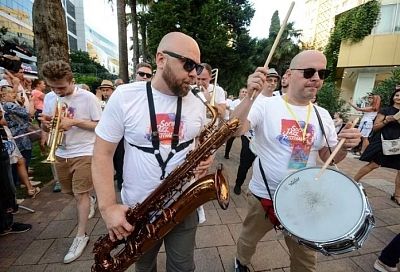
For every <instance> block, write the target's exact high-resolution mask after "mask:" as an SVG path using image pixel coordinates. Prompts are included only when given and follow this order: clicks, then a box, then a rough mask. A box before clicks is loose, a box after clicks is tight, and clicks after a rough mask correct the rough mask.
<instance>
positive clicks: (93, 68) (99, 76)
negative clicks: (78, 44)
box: [70, 50, 116, 90]
mask: <svg viewBox="0 0 400 272" xmlns="http://www.w3.org/2000/svg"><path fill="white" fill-rule="evenodd" d="M70 60H71V68H72V72H73V73H74V78H75V82H76V83H79V84H81V83H85V84H87V85H89V86H90V87H91V89H92V90H94V89H95V88H96V87H97V86H99V85H100V83H101V81H102V80H103V79H111V80H112V79H116V76H115V75H113V74H111V73H110V72H108V70H107V69H106V68H105V67H104V66H102V65H101V64H99V63H98V62H97V61H96V60H95V59H94V58H91V57H90V56H89V54H88V52H84V51H81V50H78V51H72V52H71V53H70Z"/></svg>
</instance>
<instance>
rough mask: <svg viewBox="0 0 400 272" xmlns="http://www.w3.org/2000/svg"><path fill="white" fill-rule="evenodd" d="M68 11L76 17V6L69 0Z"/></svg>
mask: <svg viewBox="0 0 400 272" xmlns="http://www.w3.org/2000/svg"><path fill="white" fill-rule="evenodd" d="M67 13H68V14H69V15H71V17H72V18H74V19H75V6H74V4H72V3H71V1H69V0H67Z"/></svg>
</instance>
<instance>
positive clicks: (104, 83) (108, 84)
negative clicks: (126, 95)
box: [99, 79, 115, 89]
mask: <svg viewBox="0 0 400 272" xmlns="http://www.w3.org/2000/svg"><path fill="white" fill-rule="evenodd" d="M99 88H100V89H101V88H112V89H114V88H115V87H114V84H113V83H112V82H111V81H110V80H107V79H104V80H103V81H102V82H101V85H100V86H99Z"/></svg>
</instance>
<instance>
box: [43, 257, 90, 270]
mask: <svg viewBox="0 0 400 272" xmlns="http://www.w3.org/2000/svg"><path fill="white" fill-rule="evenodd" d="M92 264H93V261H91V260H90V261H79V260H77V261H73V262H72V263H70V264H64V263H53V264H49V265H48V266H47V267H46V270H45V272H54V271H57V272H71V271H74V272H87V271H90V268H91V267H92Z"/></svg>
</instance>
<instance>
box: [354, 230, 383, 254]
mask: <svg viewBox="0 0 400 272" xmlns="http://www.w3.org/2000/svg"><path fill="white" fill-rule="evenodd" d="M374 230H376V229H374ZM374 230H373V231H374ZM384 247H385V244H384V243H382V242H381V241H380V240H378V239H376V237H375V235H374V232H372V234H370V235H369V236H368V238H367V240H365V242H364V244H363V246H362V247H361V248H360V249H359V250H358V252H359V253H360V254H367V253H371V252H376V251H380V250H382V248H384Z"/></svg>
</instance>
